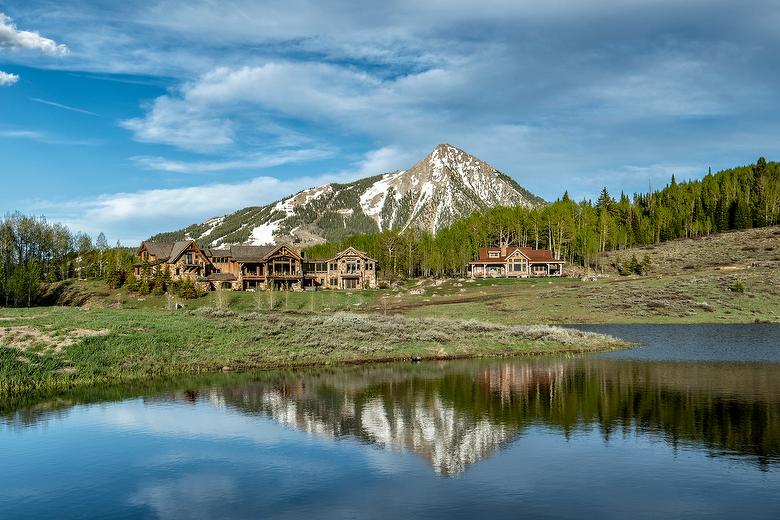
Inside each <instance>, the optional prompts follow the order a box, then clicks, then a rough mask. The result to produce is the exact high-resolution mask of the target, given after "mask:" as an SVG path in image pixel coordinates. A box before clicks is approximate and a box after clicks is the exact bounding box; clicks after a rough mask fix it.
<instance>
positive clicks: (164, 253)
mask: <svg viewBox="0 0 780 520" xmlns="http://www.w3.org/2000/svg"><path fill="white" fill-rule="evenodd" d="M144 247H146V250H147V251H148V252H149V254H150V255H153V256H156V257H157V259H158V260H167V259H168V257H170V256H171V249H173V242H152V241H150V240H147V241H145V242H141V247H139V248H138V250H139V251H140V250H141V249H143V248H144Z"/></svg>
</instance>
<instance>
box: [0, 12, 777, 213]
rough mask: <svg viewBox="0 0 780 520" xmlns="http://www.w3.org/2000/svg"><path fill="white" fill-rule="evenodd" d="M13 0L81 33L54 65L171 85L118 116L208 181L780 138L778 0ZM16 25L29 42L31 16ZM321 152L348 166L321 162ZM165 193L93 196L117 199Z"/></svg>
mask: <svg viewBox="0 0 780 520" xmlns="http://www.w3.org/2000/svg"><path fill="white" fill-rule="evenodd" d="M9 9H10V8H9ZM9 14H13V16H14V18H15V20H17V21H18V23H19V24H20V25H24V26H33V27H36V29H38V30H40V31H42V32H43V33H44V34H49V35H54V36H55V37H57V38H61V35H63V34H67V35H68V36H67V41H68V47H67V49H68V50H69V55H68V60H67V63H65V60H46V59H45V58H46V56H49V55H53V54H51V53H49V54H45V55H43V56H39V58H38V59H40V60H41V61H39V62H36V63H40V65H41V66H45V67H53V68H67V69H69V70H79V71H86V72H91V73H95V74H99V75H101V76H108V77H111V76H110V75H111V74H115V73H123V74H138V75H143V78H144V79H146V78H151V79H152V80H155V79H156V80H159V81H160V83H162V84H164V85H165V86H166V90H165V91H159V94H156V95H155V97H151V98H149V99H145V100H142V102H140V103H139V104H138V110H137V112H136V113H135V114H131V115H129V116H128V115H123V116H122V120H121V121H119V122H118V124H119V125H120V126H121V127H122V128H123V129H125V130H126V131H127V133H126V134H125V135H127V136H128V138H131V139H132V140H134V141H136V142H135V143H133V144H132V145H131V146H132V151H129V152H128V153H127V154H126V155H127V156H129V157H130V161H131V164H133V165H134V166H136V167H137V168H139V169H142V170H155V171H162V172H168V173H199V174H200V178H202V179H206V180H204V181H203V182H204V183H205V185H204V186H201V187H199V188H203V193H209V194H210V195H204V196H203V199H204V200H206V199H209V200H215V199H217V198H219V197H222V196H225V193H224V192H223V191H222V188H220V186H223V185H225V186H227V185H229V186H235V183H231V182H229V181H225V180H224V178H220V177H219V176H220V175H228V174H230V175H234V174H235V175H239V174H240V175H246V171H247V170H254V169H256V170H262V169H263V168H267V167H271V166H278V165H281V164H291V165H292V164H295V165H296V168H294V169H293V168H291V169H290V171H291V172H293V173H290V175H305V176H306V177H305V178H301V179H299V180H297V181H295V180H284V181H280V182H283V183H285V184H284V186H285V189H284V190H280V193H279V196H284V195H287V194H289V193H292V192H295V191H297V189H300V188H304V187H306V184H307V182H308V181H307V179H313V178H320V177H324V175H323V172H336V173H334V174H333V175H335V176H338V175H342V174H344V175H348V174H355V173H356V172H360V174H361V175H373V174H377V173H382V172H383V171H387V170H392V169H398V168H406V167H409V166H410V165H411V164H412V163H413V162H414V161H415V160H417V159H419V158H422V157H423V156H424V155H425V154H426V153H427V152H429V151H430V150H431V149H432V148H433V146H435V145H436V144H437V143H440V142H449V143H451V144H454V145H456V146H459V147H461V148H464V149H466V150H467V151H469V152H471V153H473V154H475V155H477V156H479V157H480V158H482V159H483V160H486V161H488V162H490V163H491V164H493V165H494V166H496V167H497V168H499V169H501V170H502V171H505V172H507V173H508V174H510V175H512V176H513V177H514V178H515V179H516V180H518V181H519V182H520V184H522V185H524V186H525V187H527V188H528V189H530V190H531V191H533V192H535V193H538V194H539V195H541V196H543V197H545V198H547V199H554V198H555V197H557V196H560V194H561V192H562V191H563V189H569V191H570V194H572V195H573V196H574V194H577V195H579V196H597V195H598V191H599V190H600V188H601V186H604V185H606V186H608V187H609V189H610V190H611V191H613V192H619V191H620V190H621V189H622V190H625V191H627V192H631V191H634V190H644V189H646V188H647V186H648V184H649V183H651V182H652V183H653V184H654V185H655V184H659V183H661V182H662V179H663V176H666V175H670V174H671V173H677V174H678V179H682V178H684V177H685V176H692V177H695V176H699V175H703V174H704V173H706V169H707V166H712V167H713V169H714V170H717V169H718V168H721V167H728V166H733V165H736V164H745V163H747V162H752V161H755V159H756V157H757V156H758V155H762V154H763V155H766V156H767V157H768V158H772V157H773V156H774V155H780V148H778V144H777V143H778V142H780V141H778V139H777V136H778V135H779V134H780V105H778V104H777V103H776V92H777V91H778V89H779V88H780V73H778V71H780V39H778V37H777V30H776V27H777V24H778V23H780V4H778V3H777V2H774V1H772V0H744V1H743V2H739V3H735V2H733V0H690V1H688V2H679V1H676V0H626V1H623V2H614V1H612V0H590V1H588V2H561V1H522V2H519V1H510V0H484V1H482V2H480V3H479V5H478V6H475V5H474V3H473V2H468V1H465V0H464V1H458V0H455V1H453V0H448V1H445V0H387V1H386V2H379V3H377V2H369V3H364V5H361V8H360V9H355V7H354V3H353V2H348V1H340V0H288V1H285V2H256V1H252V0H232V1H231V2H229V3H228V4H224V3H215V2H213V1H211V0H149V1H148V2H145V3H144V4H143V7H142V8H139V7H138V6H134V5H129V4H127V5H125V4H122V3H116V2H113V3H112V2H108V3H93V2H89V1H86V2H79V3H78V9H76V8H74V4H73V3H72V2H70V1H69V0H65V1H63V2H55V1H54V0H28V2H25V7H24V8H15V10H14V12H13V13H9ZM215 20H218V23H216V22H215ZM22 22H23V24H22ZM2 26H3V27H4V28H5V29H3V31H5V32H3V33H2V34H7V33H8V27H13V31H12V34H13V35H14V36H13V37H14V39H15V40H14V41H17V40H18V39H19V38H18V34H17V33H23V32H24V31H19V30H18V29H16V27H15V25H12V24H11V22H10V20H9V19H8V18H7V17H5V18H3V19H2ZM31 34H37V33H31ZM0 38H5V40H0V41H8V38H9V37H8V36H3V37H0ZM41 38H42V37H41ZM50 41H51V40H50ZM14 45H16V48H17V50H20V49H19V44H18V43H17V44H14ZM48 48H51V47H50V46H49V47H48ZM0 49H2V50H7V45H6V47H0ZM38 50H39V52H45V51H41V49H40V48H39V49H38ZM21 54H22V53H19V52H13V53H6V56H8V57H9V59H10V60H12V61H13V60H16V57H15V56H19V55H21ZM54 54H56V52H55V53H54ZM131 79H132V78H131ZM139 143H140V144H139ZM147 146H148V147H149V151H146V150H145V149H144V148H143V147H147ZM139 149H140V150H141V151H139ZM313 151H320V152H323V151H325V152H327V153H329V154H332V157H333V158H342V162H343V163H344V165H343V166H341V165H338V164H336V165H334V162H335V161H330V162H329V166H328V168H327V169H323V170H321V168H323V167H322V163H321V162H318V161H317V159H321V158H323V157H324V156H325V155H324V154H323V155H322V156H317V154H316V153H314V152H313ZM307 154H313V155H307ZM304 161H310V163H309V164H306V165H304V164H303V163H304ZM143 175H149V177H150V178H155V176H154V175H152V174H149V173H148V172H143ZM251 175H253V176H258V175H262V172H261V171H258V172H256V173H252V174H251ZM172 177H173V176H166V179H168V178H172ZM243 178H245V177H243ZM258 178H260V177H258ZM262 178H270V177H269V176H268V175H265V176H263V177H262ZM182 179H187V180H182V181H181V182H182V183H184V182H192V181H191V179H192V177H184V176H182ZM269 182H270V181H269ZM288 182H289V184H287V183H288ZM269 186H275V184H273V183H270V184H267V185H266V188H264V189H263V190H259V191H255V192H254V193H255V195H256V196H257V198H258V200H255V199H253V202H252V203H254V204H257V203H259V201H260V199H262V200H267V199H266V198H264V197H265V195H264V194H266V193H276V192H275V191H274V190H273V189H271V188H269ZM242 188H243V185H239V187H238V189H242ZM181 189H189V188H181ZM226 189H227V188H226ZM249 190H250V192H251V190H252V188H251V187H250V188H249ZM117 191H119V189H117ZM281 191H283V192H284V193H281ZM261 192H262V193H261ZM177 193H178V192H176V193H174V195H176V196H178V195H177ZM133 195H139V197H140V198H139V199H132V196H133ZM155 196H156V195H155V192H153V191H148V190H146V191H142V192H138V193H137V194H128V193H120V194H114V195H111V194H109V195H106V196H105V197H106V199H105V200H106V201H108V200H110V201H112V202H111V203H110V204H107V205H106V204H102V203H99V202H95V203H94V207H95V208H98V209H101V210H102V211H104V212H105V214H107V215H111V214H113V213H114V212H115V210H116V208H117V207H120V206H122V204H124V203H125V202H127V201H128V200H130V201H133V202H134V203H135V204H138V205H140V206H138V207H143V204H145V202H143V201H146V200H153V199H154V197H155ZM127 197H130V199H128V198H127ZM242 201H243V199H241V200H239V199H233V200H232V202H231V204H230V206H229V207H226V210H229V209H236V208H238V207H240V205H241V204H242V203H243V202H242ZM90 207H92V206H90ZM219 207H222V206H219ZM203 212H209V213H216V211H215V210H213V209H211V207H210V206H209V207H207V208H206V209H204V210H203ZM119 213H121V212H119ZM125 215H129V213H125ZM94 216H97V213H95V214H94ZM205 216H209V215H203V214H200V215H192V217H191V218H192V219H193V220H202V217H205ZM126 218H128V219H130V218H132V217H130V216H126ZM160 218H163V217H162V216H161V217H160ZM165 218H168V217H165ZM112 222H118V221H117V220H113V221H112ZM157 225H158V228H159V227H160V226H165V227H174V226H169V225H168V224H161V223H159V222H158V224H157Z"/></svg>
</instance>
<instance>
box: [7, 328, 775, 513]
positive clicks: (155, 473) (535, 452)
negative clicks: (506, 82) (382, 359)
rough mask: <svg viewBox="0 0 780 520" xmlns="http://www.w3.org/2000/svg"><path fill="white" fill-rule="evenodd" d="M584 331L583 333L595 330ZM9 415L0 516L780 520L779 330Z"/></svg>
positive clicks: (681, 331) (704, 332)
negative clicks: (714, 519)
mask: <svg viewBox="0 0 780 520" xmlns="http://www.w3.org/2000/svg"><path fill="white" fill-rule="evenodd" d="M583 328H585V327H583ZM587 328H589V329H592V330H598V331H602V332H607V333H611V334H614V335H617V336H620V337H624V338H627V339H631V340H635V341H640V342H642V343H643V346H641V347H639V348H637V349H635V350H631V351H625V352H618V353H609V354H598V355H590V356H584V357H582V356H575V357H537V358H529V359H514V360H494V361H484V360H482V361H457V362H443V363H420V364H417V365H411V364H387V365H375V366H365V367H350V368H341V369H329V370H323V369H319V370H302V371H287V372H270V373H269V372H267V373H262V374H230V375H214V376H208V377H205V378H200V379H189V380H179V381H173V382H160V383H155V384H149V385H148V386H146V387H143V388H124V389H120V390H117V389H98V390H92V391H89V392H84V393H79V394H74V395H69V396H63V397H62V398H60V399H57V400H51V401H47V402H39V403H28V404H26V405H25V406H24V407H23V408H21V409H18V410H13V409H12V408H13V406H11V405H8V404H7V403H6V404H5V405H2V406H1V407H0V517H2V518H40V517H44V516H47V517H56V518H83V517H100V518H135V517H149V518H300V517H304V516H306V517H310V518H398V517H399V516H402V515H403V516H406V517H407V518H420V517H423V518H473V517H475V516H477V515H480V516H483V517H484V518H491V517H496V518H498V517H512V518H516V517H521V516H522V517H531V518H536V517H575V516H576V517H593V516H595V515H599V516H600V517H606V518H626V517H635V518H658V517H670V516H672V517H683V516H684V517H693V518H697V517H730V518H773V519H777V518H780V471H778V470H780V326H778V325H747V326H741V325H737V326H734V325H729V326H716V325H708V326H637V325H632V326H609V327H604V326H602V327H587Z"/></svg>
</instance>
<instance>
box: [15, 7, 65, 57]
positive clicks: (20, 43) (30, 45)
mask: <svg viewBox="0 0 780 520" xmlns="http://www.w3.org/2000/svg"><path fill="white" fill-rule="evenodd" d="M0 49H2V50H6V51H9V50H10V51H39V52H42V53H43V54H48V55H50V56H66V55H67V54H68V53H69V52H70V51H69V50H68V47H67V46H66V45H64V44H61V43H57V42H55V41H54V40H51V39H49V38H45V37H43V36H41V35H40V34H38V33H37V32H34V31H22V30H20V29H18V28H17V27H16V24H14V23H13V21H12V20H11V18H9V17H8V16H6V15H5V14H3V13H0Z"/></svg>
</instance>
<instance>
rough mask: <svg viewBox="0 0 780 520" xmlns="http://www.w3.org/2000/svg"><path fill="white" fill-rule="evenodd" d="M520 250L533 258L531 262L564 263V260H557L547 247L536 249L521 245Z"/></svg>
mask: <svg viewBox="0 0 780 520" xmlns="http://www.w3.org/2000/svg"><path fill="white" fill-rule="evenodd" d="M518 249H519V250H520V251H522V252H523V254H525V256H527V257H528V258H530V259H531V262H546V263H561V264H562V263H564V262H563V260H556V259H555V258H553V256H552V254H551V253H550V251H549V250H547V249H534V248H533V247H519V248H518Z"/></svg>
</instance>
